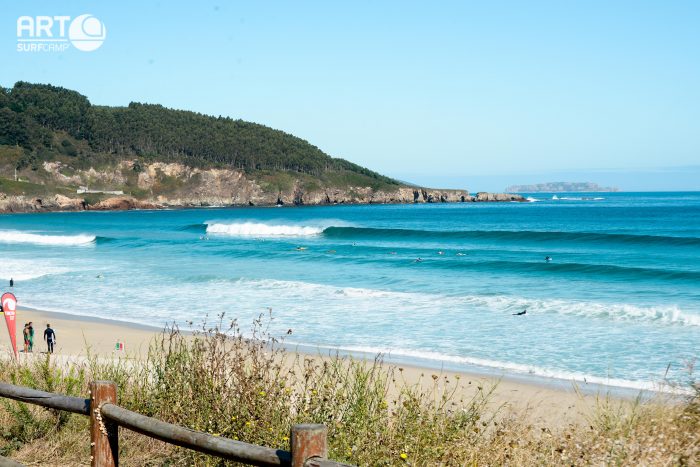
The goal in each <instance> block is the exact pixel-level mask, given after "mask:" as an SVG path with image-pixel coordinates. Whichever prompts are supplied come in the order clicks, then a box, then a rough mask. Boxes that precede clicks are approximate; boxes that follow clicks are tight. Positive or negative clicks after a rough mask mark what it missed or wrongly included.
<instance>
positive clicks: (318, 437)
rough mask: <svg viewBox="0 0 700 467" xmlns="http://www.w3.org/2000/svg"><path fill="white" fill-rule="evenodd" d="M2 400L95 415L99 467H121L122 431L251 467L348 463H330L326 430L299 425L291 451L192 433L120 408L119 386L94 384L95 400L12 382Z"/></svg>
mask: <svg viewBox="0 0 700 467" xmlns="http://www.w3.org/2000/svg"><path fill="white" fill-rule="evenodd" d="M0 397H6V398H8V399H14V400H17V401H21V402H27V403H30V404H35V405H40V406H42V407H47V408H50V409H56V410H64V411H67V412H72V413H77V414H81V415H86V416H89V417H90V441H91V443H90V453H91V464H92V466H93V467H116V466H117V465H119V438H118V430H117V427H120V426H121V427H123V428H127V429H129V430H132V431H136V432H138V433H141V434H143V435H146V436H149V437H151V438H155V439H159V440H161V441H165V442H166V443H170V444H174V445H177V446H180V447H184V448H187V449H192V450H195V451H199V452H203V453H205V454H210V455H212V456H218V457H221V458H224V459H227V460H232V461H238V462H242V463H246V464H249V465H260V466H291V467H343V466H346V464H342V463H338V462H334V461H331V460H328V459H326V456H327V455H328V447H327V441H326V435H327V431H326V427H325V426H324V425H315V424H308V425H294V426H293V427H292V432H291V437H290V439H291V446H292V450H291V452H289V451H283V450H279V449H273V448H268V447H265V446H258V445H255V444H249V443H244V442H242V441H234V440H232V439H228V438H221V437H218V436H213V435H210V434H208V433H202V432H199V431H194V430H190V429H189V428H185V427H182V426H178V425H174V424H172V423H167V422H164V421H162V420H157V419H155V418H151V417H146V416H145V415H141V414H139V413H136V412H132V411H131V410H127V409H125V408H123V407H120V406H118V405H117V387H116V385H115V384H114V383H112V382H109V381H95V382H92V383H90V399H83V398H80V397H71V396H64V395H61V394H54V393H50V392H44V391H38V390H36V389H30V388H26V387H22V386H15V385H12V384H7V383H0ZM5 465H8V466H10V465H12V466H17V465H20V464H17V463H16V462H14V461H12V460H10V459H5V458H2V457H0V467H4V466H5Z"/></svg>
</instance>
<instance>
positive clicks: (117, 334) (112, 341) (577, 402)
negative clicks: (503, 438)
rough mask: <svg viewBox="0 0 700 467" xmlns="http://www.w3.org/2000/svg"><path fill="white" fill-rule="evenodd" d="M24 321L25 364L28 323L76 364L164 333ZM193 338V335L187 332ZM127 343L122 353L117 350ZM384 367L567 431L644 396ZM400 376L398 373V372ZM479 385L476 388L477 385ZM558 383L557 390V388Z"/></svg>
mask: <svg viewBox="0 0 700 467" xmlns="http://www.w3.org/2000/svg"><path fill="white" fill-rule="evenodd" d="M18 312H19V316H20V319H19V321H18V322H17V328H18V334H19V335H18V337H19V342H18V347H19V350H20V361H23V360H24V361H26V360H27V356H26V355H25V354H24V352H23V349H22V342H21V333H20V332H21V330H20V328H21V326H22V324H23V323H24V322H28V321H30V320H31V321H32V322H33V324H34V328H35V330H36V331H35V345H34V352H33V355H44V354H45V353H46V344H45V343H44V342H43V338H42V335H43V329H44V328H45V327H46V324H47V323H50V324H51V327H52V328H53V329H54V330H55V331H56V336H57V339H56V349H55V353H54V355H55V356H56V357H59V359H63V360H64V361H65V360H71V358H81V357H85V356H87V353H88V350H87V349H88V348H89V353H90V354H91V355H95V356H98V357H101V358H110V357H111V358H130V357H139V356H141V357H144V356H145V355H146V353H147V351H148V347H149V344H150V342H151V340H152V339H153V338H154V337H155V336H156V335H157V334H159V333H160V332H162V331H163V329H164V328H165V326H163V328H159V327H157V326H149V325H144V324H140V323H133V322H124V321H119V320H113V319H109V318H98V317H88V316H81V315H73V314H70V313H65V312H55V311H43V310H36V309H30V308H27V307H21V308H19V309H18ZM182 332H183V333H185V334H187V333H191V332H192V331H191V330H182ZM118 343H122V345H123V350H116V346H117V344H118ZM7 344H8V342H7V338H6V337H4V333H3V338H2V340H0V348H2V349H3V353H7V351H8V350H9V349H8V346H7ZM283 348H284V351H285V355H287V356H290V357H291V358H302V359H306V358H312V359H313V358H318V359H319V360H325V359H330V358H334V357H335V356H336V355H337V356H340V357H341V358H344V357H350V358H352V359H353V360H355V361H363V362H367V363H370V364H371V363H372V362H373V361H374V359H375V358H376V357H377V356H376V355H369V354H366V355H362V354H359V353H356V352H354V353H353V352H344V351H342V350H333V349H326V348H323V349H322V348H319V347H315V346H299V345H292V344H283ZM381 366H382V368H383V369H384V370H385V371H387V372H390V373H391V372H393V375H394V377H396V378H397V379H398V376H399V375H400V377H401V379H402V380H403V383H405V384H409V385H421V386H423V387H426V388H427V387H429V386H430V385H432V383H433V380H432V379H431V377H432V378H433V379H434V378H436V376H435V374H436V373H437V374H438V375H440V376H441V377H442V376H445V377H449V378H450V379H451V378H455V379H460V380H462V381H465V382H466V384H462V386H463V387H460V392H461V393H462V394H463V395H464V397H473V395H474V394H475V392H476V389H477V388H490V387H492V386H494V387H495V388H494V392H493V394H492V396H491V404H492V407H495V408H499V407H504V408H506V410H507V413H519V414H526V415H527V417H528V419H529V420H530V421H531V422H532V423H536V424H542V425H543V426H549V427H552V426H554V427H565V426H567V425H569V424H572V423H576V424H579V423H585V422H586V420H588V418H587V417H588V415H589V414H591V413H592V411H593V409H594V407H595V406H596V404H597V403H598V401H599V400H612V401H616V402H617V403H619V404H626V403H633V400H634V399H635V397H637V396H640V392H639V391H636V392H634V394H631V393H627V394H624V393H618V392H616V391H612V390H611V388H610V387H604V386H600V387H592V386H591V387H584V386H582V385H575V384H574V383H572V382H566V381H563V380H562V381H551V382H545V381H539V380H535V379H534V378H527V377H523V378H520V377H518V376H517V375H509V374H500V375H499V374H493V373H491V374H485V373H481V372H477V371H465V370H453V369H449V368H445V367H444V366H443V367H442V368H431V367H427V366H421V365H420V364H416V362H410V361H406V362H405V363H404V362H401V361H396V360H393V359H391V358H385V356H383V357H382V358H381ZM397 370H398V371H397ZM472 383H474V384H472ZM552 383H553V384H552ZM658 397H662V398H665V399H669V400H671V401H672V400H673V397H672V396H670V395H659V394H648V397H647V396H644V397H643V399H645V400H646V399H653V398H654V399H655V398H658Z"/></svg>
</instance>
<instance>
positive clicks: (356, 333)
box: [0, 192, 700, 389]
mask: <svg viewBox="0 0 700 467" xmlns="http://www.w3.org/2000/svg"><path fill="white" fill-rule="evenodd" d="M526 196H528V197H529V199H530V202H528V203H455V204H429V205H356V206H350V205H347V206H316V207H295V208H256V207H249V208H220V209H185V210H172V211H127V212H78V213H42V214H5V215H2V216H0V254H2V264H1V265H0V279H3V280H6V281H7V280H9V279H10V277H12V278H13V279H14V281H15V293H16V295H17V298H18V301H19V304H20V306H28V307H32V308H37V309H42V310H49V311H60V312H65V313H72V314H77V315H84V316H94V317H102V318H109V319H117V320H122V321H128V322H135V323H141V324H147V325H153V326H163V325H164V324H165V323H166V322H176V323H178V324H180V325H185V323H186V322H187V321H194V322H195V323H198V322H202V321H203V320H204V319H205V318H207V317H208V318H207V319H208V320H209V321H212V320H215V319H216V316H217V315H220V314H221V313H225V317H226V319H237V320H238V322H239V324H241V326H242V327H243V329H244V330H245V329H246V328H247V326H249V325H252V323H253V321H254V320H255V319H256V318H257V317H258V316H260V314H261V313H262V314H266V313H268V310H269V309H271V310H272V319H271V321H270V323H269V324H270V331H271V333H272V334H273V335H277V336H286V333H287V331H288V330H289V329H291V330H292V331H293V332H292V334H291V336H287V337H286V338H285V341H286V343H287V344H288V345H292V346H293V345H295V344H300V345H304V346H308V347H314V348H322V349H337V350H340V351H341V352H348V353H351V354H353V353H354V354H362V355H366V354H376V353H384V354H386V355H387V356H388V358H390V359H391V358H394V359H395V360H397V361H405V362H415V363H416V364H418V365H421V366H432V367H436V368H440V367H444V368H450V369H454V370H460V369H462V370H465V371H473V370H474V369H477V370H483V371H488V372H495V373H503V374H506V375H527V376H534V377H540V378H543V379H545V380H547V379H550V380H552V381H554V380H558V381H571V380H574V381H586V382H590V383H596V384H603V385H609V386H615V387H622V388H629V389H656V388H658V385H659V384H660V383H662V382H669V383H672V384H677V385H680V386H684V385H687V384H688V383H689V382H690V381H691V380H692V379H693V378H694V377H696V376H694V375H691V374H690V371H689V368H691V367H692V363H693V362H694V361H695V360H696V359H697V357H698V349H700V261H699V260H700V193H698V192H670V193H556V194H554V193H549V194H545V193H535V194H528V195H526ZM547 256H549V257H551V261H549V262H547V261H545V257H547ZM523 310H527V313H526V314H524V315H520V316H518V315H515V313H519V312H522V311H523Z"/></svg>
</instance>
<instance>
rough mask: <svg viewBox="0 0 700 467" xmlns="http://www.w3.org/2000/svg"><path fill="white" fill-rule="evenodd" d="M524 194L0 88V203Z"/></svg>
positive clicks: (22, 87)
mask: <svg viewBox="0 0 700 467" xmlns="http://www.w3.org/2000/svg"><path fill="white" fill-rule="evenodd" d="M479 201H484V202H488V201H525V199H524V198H523V197H522V196H519V195H512V194H510V195H508V194H503V193H500V194H494V193H476V194H475V195H470V193H469V192H468V191H467V190H444V189H432V188H424V187H419V186H414V185H409V184H407V183H405V182H400V181H398V180H394V179H392V178H390V177H386V176H384V175H381V174H379V173H377V172H374V171H372V170H370V169H367V168H365V167H361V166H359V165H357V164H354V163H352V162H349V161H347V160H345V159H340V158H335V157H331V156H329V155H328V154H326V153H324V152H323V151H321V150H320V149H319V148H317V147H316V146H314V145H312V144H310V143H309V142H307V141H305V140H303V139H301V138H298V137H296V136H294V135H290V134H288V133H285V132H283V131H280V130H275V129H273V128H270V127H267V126H264V125H260V124H257V123H252V122H246V121H243V120H234V119H231V118H228V117H221V116H219V117H215V116H209V115H203V114H200V113H196V112H189V111H185V110H175V109H168V108H165V107H163V106H161V105H154V104H142V103H136V102H132V103H130V104H129V105H128V106H126V107H107V106H98V105H93V104H91V103H90V101H89V100H88V99H87V97H85V96H83V95H82V94H80V93H78V92H76V91H72V90H69V89H65V88H62V87H57V86H52V85H49V84H33V83H27V82H22V81H20V82H17V83H16V84H15V85H14V87H12V88H8V89H6V88H3V87H0V212H21V211H57V210H61V211H75V210H90V209H97V210H113V209H139V208H141V209H158V208H166V207H190V206H274V205H278V206H281V205H308V204H345V203H349V204H370V203H445V202H479Z"/></svg>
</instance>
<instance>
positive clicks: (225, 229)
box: [207, 222, 324, 237]
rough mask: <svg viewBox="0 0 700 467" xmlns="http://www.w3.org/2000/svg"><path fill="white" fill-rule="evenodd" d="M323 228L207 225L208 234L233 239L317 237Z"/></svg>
mask: <svg viewBox="0 0 700 467" xmlns="http://www.w3.org/2000/svg"><path fill="white" fill-rule="evenodd" d="M323 230H324V228H323V227H312V226H300V225H284V224H281V225H270V224H262V223H255V222H240V223H232V224H219V223H212V224H208V225H207V233H208V234H219V235H230V236H234V237H306V236H312V235H318V234H320V233H322V232H323Z"/></svg>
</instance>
